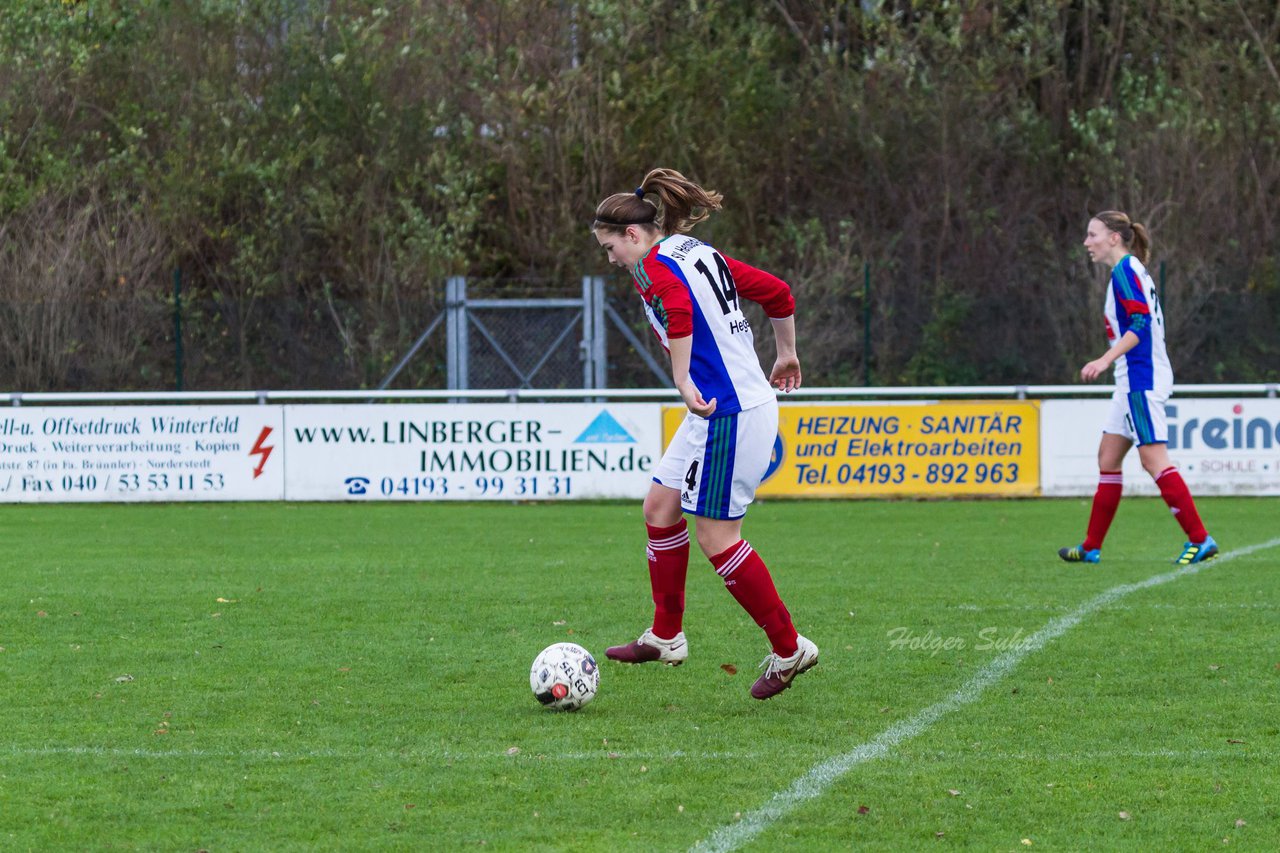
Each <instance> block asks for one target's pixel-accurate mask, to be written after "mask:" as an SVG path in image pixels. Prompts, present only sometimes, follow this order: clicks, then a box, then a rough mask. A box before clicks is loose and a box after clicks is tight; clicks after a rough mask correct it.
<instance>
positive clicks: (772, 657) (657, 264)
mask: <svg viewBox="0 0 1280 853" xmlns="http://www.w3.org/2000/svg"><path fill="white" fill-rule="evenodd" d="M720 201H721V195H720V194H719V193H717V192H714V191H708V190H704V189H703V188H702V187H700V186H698V185H697V184H695V183H694V182H693V181H690V180H689V179H687V178H686V177H685V176H684V175H681V174H680V173H679V172H676V171H673V170H671V169H654V170H653V171H651V172H650V173H649V174H648V175H646V176H645V178H644V181H643V182H642V183H641V184H640V186H639V187H638V188H636V190H635V192H631V193H617V194H615V195H611V196H609V197H608V198H606V199H605V200H604V201H602V202H600V205H599V206H598V207H597V208H596V216H595V221H594V222H593V223H592V226H591V230H592V233H594V234H595V237H596V240H597V242H599V244H600V247H601V248H602V249H604V251H605V254H606V255H607V256H608V258H609V261H610V263H613V264H616V265H617V266H620V267H625V268H626V269H628V270H630V272H631V275H632V278H633V279H634V283H635V287H636V290H637V291H638V292H639V294H640V298H641V299H642V300H643V301H644V308H645V313H646V314H647V315H648V318H649V323H650V325H652V326H653V330H654V332H655V333H656V334H657V336H658V338H659V340H661V341H662V343H663V346H665V347H666V349H667V351H668V353H669V354H670V356H671V375H672V379H673V381H674V382H675V386H676V388H677V389H678V390H679V391H680V396H681V397H682V398H683V399H684V403H685V405H686V406H687V407H688V409H689V414H688V415H687V416H686V417H685V420H684V422H683V423H682V424H681V425H680V428H679V429H678V430H677V431H676V434H675V437H674V438H673V439H672V441H671V444H670V446H669V447H668V448H667V450H666V452H665V453H664V454H663V456H662V459H661V460H660V461H659V463H658V465H657V468H656V469H655V470H654V475H653V483H652V484H651V485H650V486H649V494H648V495H647V496H646V497H645V501H644V519H645V525H646V526H647V528H648V534H649V546H648V557H649V581H650V586H651V589H652V593H653V603H654V617H653V625H652V627H650V628H648V629H647V630H645V632H644V633H643V634H641V636H640V638H639V639H638V640H636V641H635V642H632V643H628V644H626V645H622V646H614V647H612V648H609V649H607V650H606V651H605V655H606V656H608V657H609V658H611V659H613V660H616V661H622V662H624V663H648V662H652V661H659V662H661V663H665V664H668V665H671V666H678V665H679V664H681V663H684V661H685V659H686V658H687V657H688V655H689V645H688V641H687V640H686V639H685V635H684V631H683V630H682V629H683V619H684V601H685V575H686V572H687V569H688V565H689V531H688V528H687V526H686V524H685V519H684V514H685V513H689V514H690V515H694V516H696V517H697V522H696V535H697V539H698V545H699V547H700V548H701V549H702V551H703V553H705V554H706V556H707V557H708V558H709V559H710V560H711V565H712V567H713V568H714V569H715V571H716V573H717V574H718V575H720V576H721V577H722V578H723V579H724V583H725V586H726V587H727V588H728V590H729V592H730V593H731V594H732V595H733V597H734V598H735V599H736V600H737V601H738V603H739V604H740V605H742V607H743V609H744V610H746V611H747V613H749V614H750V615H751V618H752V619H753V620H755V622H756V624H757V625H759V626H760V627H761V628H762V629H764V632H765V635H766V636H767V637H768V638H769V644H770V646H771V647H772V651H771V652H770V654H769V655H768V656H767V657H766V658H765V660H764V662H763V663H762V664H761V666H762V667H764V674H763V675H761V676H760V678H759V679H758V680H757V681H756V682H755V684H753V685H752V687H751V695H752V696H753V697H755V698H756V699H768V698H770V697H771V696H775V695H777V694H778V693H781V692H782V691H783V690H786V689H787V688H788V687H790V686H791V683H792V681H793V679H794V678H795V677H796V676H797V675H799V674H800V673H802V672H805V671H806V670H808V669H810V668H811V667H813V666H814V664H816V663H817V662H818V647H817V646H815V645H814V644H813V643H812V642H811V641H809V640H808V639H806V638H805V637H802V636H800V635H799V634H798V633H797V632H796V629H795V626H794V625H793V624H792V621H791V614H790V613H789V612H788V611H787V608H786V605H784V604H783V603H782V599H781V598H780V597H779V596H778V592H777V589H776V588H775V587H774V584H773V578H772V576H771V575H770V573H769V569H768V568H767V567H766V566H765V564H764V560H762V559H761V558H760V555H759V554H757V553H756V552H755V550H754V549H753V548H752V547H751V546H750V545H749V544H747V542H746V540H744V539H743V538H742V518H743V515H744V514H745V513H746V511H747V505H748V504H750V503H751V502H752V500H754V498H755V493H756V488H757V487H759V485H760V481H761V480H762V479H763V477H764V474H765V471H766V470H767V468H768V466H769V459H770V455H771V453H772V451H773V444H774V440H775V438H776V436H777V432H778V401H777V396H776V395H775V393H774V388H778V389H780V390H782V391H787V392H789V391H791V390H792V389H795V388H799V387H800V359H799V357H798V356H797V355H796V332H795V318H794V312H795V301H794V300H793V299H792V297H791V289H790V288H789V287H788V286H787V285H786V283H785V282H783V281H782V280H781V279H778V278H777V277H775V276H773V275H770V274H769V273H767V272H764V271H763V270H758V269H756V268H754V267H751V266H748V265H747V264H744V263H742V262H741V261H736V260H734V259H733V258H730V257H727V256H725V255H723V254H721V253H720V252H718V251H716V250H715V249H713V248H712V247H711V246H708V245H707V244H706V243H703V242H701V241H700V240H696V239H694V238H693V237H689V236H687V233H686V232H688V231H689V229H690V228H692V227H693V226H694V225H695V224H697V223H698V222H701V221H702V220H704V219H706V218H707V217H708V216H709V215H710V214H711V212H712V211H715V210H719V209H720ZM744 298H745V299H749V300H751V301H752V302H756V303H758V304H760V305H761V306H762V307H763V308H764V310H765V313H766V314H767V315H768V317H769V320H770V323H771V325H772V326H773V333H774V339H775V343H776V345H777V360H776V361H775V362H774V365H773V370H772V372H771V373H770V375H769V377H768V378H766V377H765V375H764V372H763V371H762V370H761V368H760V362H759V360H758V359H757V357H756V351H755V344H754V339H753V337H752V333H751V325H750V323H748V322H747V318H746V317H745V316H744V315H743V313H742V309H741V304H740V300H741V299H744Z"/></svg>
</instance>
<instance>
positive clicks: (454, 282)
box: [444, 275, 470, 391]
mask: <svg viewBox="0 0 1280 853" xmlns="http://www.w3.org/2000/svg"><path fill="white" fill-rule="evenodd" d="M444 298H445V308H444V310H445V331H446V333H447V337H448V340H447V341H446V342H445V347H446V349H447V351H448V386H449V390H450V391H461V390H465V389H466V388H467V387H469V383H468V375H469V372H470V371H469V369H468V365H467V353H468V351H469V348H468V346H467V279H466V278H465V277H464V276H460V275H454V276H450V277H449V280H448V281H447V282H445V297H444Z"/></svg>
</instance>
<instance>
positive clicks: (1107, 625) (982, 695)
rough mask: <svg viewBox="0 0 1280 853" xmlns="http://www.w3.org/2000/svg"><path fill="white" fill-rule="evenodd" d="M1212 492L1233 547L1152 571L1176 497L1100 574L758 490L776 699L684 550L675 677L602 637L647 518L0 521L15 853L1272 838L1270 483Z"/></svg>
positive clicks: (1251, 843) (1031, 547) (621, 632)
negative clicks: (779, 618) (539, 686)
mask: <svg viewBox="0 0 1280 853" xmlns="http://www.w3.org/2000/svg"><path fill="white" fill-rule="evenodd" d="M1200 505H1201V510H1202V514H1203V515H1204V517H1205V519H1206V521H1207V522H1208V523H1209V526H1210V530H1211V531H1212V532H1213V534H1214V535H1215V537H1216V538H1217V539H1218V541H1219V543H1221V545H1222V546H1223V549H1224V554H1225V555H1226V556H1225V557H1224V558H1223V559H1220V560H1218V561H1216V562H1214V563H1210V564H1208V566H1207V567H1206V568H1204V570H1203V571H1200V572H1196V573H1191V574H1186V575H1181V576H1178V577H1177V578H1176V579H1171V580H1169V581H1168V582H1164V583H1159V584H1153V585H1149V586H1147V587H1145V588H1132V587H1124V585H1126V584H1137V583H1140V582H1142V581H1145V580H1147V579H1149V578H1153V577H1156V576H1160V575H1165V574H1167V573H1169V572H1171V571H1172V570H1173V567H1172V566H1171V565H1170V564H1169V562H1170V560H1171V559H1172V558H1173V557H1174V556H1175V554H1176V553H1177V552H1178V550H1179V548H1180V545H1181V534H1180V531H1178V529H1177V526H1176V525H1175V523H1174V522H1173V521H1172V520H1171V519H1170V518H1169V516H1168V512H1167V510H1165V508H1164V506H1163V504H1161V503H1160V502H1159V501H1158V500H1151V499H1130V500H1127V501H1126V502H1125V503H1124V504H1123V505H1122V506H1121V509H1120V513H1119V516H1118V518H1117V520H1116V524H1115V526H1114V527H1113V529H1112V533H1111V536H1110V538H1109V540H1108V543H1107V547H1106V549H1105V550H1104V562H1103V563H1102V564H1101V565H1098V566H1078V565H1077V566H1068V565H1066V564H1063V563H1061V562H1060V561H1059V560H1058V559H1057V557H1056V554H1055V552H1056V549H1057V547H1058V546H1060V545H1067V544H1073V543H1075V542H1078V540H1079V538H1080V534H1081V531H1082V529H1083V525H1084V522H1085V519H1086V516H1087V512H1088V508H1087V502H1085V501H1081V500H1071V501H1065V500H1039V501H1010V502H993V501H991V502H984V501H977V502H953V503H945V502H929V503H924V502H852V503H836V502H832V503H786V502H776V501H775V502H769V503H767V504H760V505H757V506H756V507H755V508H753V510H752V513H751V515H750V517H749V519H748V522H747V526H746V532H747V535H748V538H749V539H750V540H751V542H752V543H753V545H755V547H756V549H757V550H758V551H759V552H760V553H761V554H762V555H763V556H764V558H765V560H766V561H767V562H768V563H769V565H770V567H771V568H772V569H773V572H774V575H775V578H776V580H777V582H778V586H779V589H780V591H781V593H782V595H783V597H784V599H785V600H786V601H787V603H788V606H789V607H790V609H791V611H792V613H793V615H794V616H795V619H796V623H797V626H798V627H799V628H800V630H801V631H802V632H803V633H805V634H806V635H807V636H809V637H810V638H812V639H813V640H815V641H816V642H817V643H818V645H819V646H820V647H821V649H822V658H821V665H820V666H818V667H817V668H816V669H814V670H813V671H812V672H810V673H808V674H806V675H804V676H802V677H801V678H800V680H799V681H798V682H797V683H796V686H795V687H794V688H793V689H792V690H789V691H787V692H785V693H783V694H782V695H781V696H779V697H777V698H776V699H774V700H772V701H769V702H764V703H761V702H756V701H753V700H752V699H750V698H749V696H748V695H747V690H748V688H749V687H750V684H751V682H752V681H753V680H754V678H755V675H756V673H757V670H756V668H755V667H756V664H758V663H759V661H760V660H761V659H762V658H763V657H764V655H765V653H766V651H767V648H766V645H765V643H764V638H763V635H762V633H761V632H760V631H759V629H758V628H756V626H755V625H754V624H752V623H751V622H750V621H749V619H748V618H747V617H746V615H745V614H744V613H743V612H742V611H741V610H739V608H738V607H737V605H736V604H735V603H734V601H733V599H732V598H731V597H730V596H729V595H728V594H727V593H726V592H725V590H724V589H723V586H722V583H721V581H720V580H719V578H717V577H716V576H715V575H714V574H713V573H712V572H711V570H710V568H709V566H708V565H707V564H706V563H705V562H704V561H703V560H702V559H701V558H700V557H695V559H694V560H693V562H692V565H691V567H690V583H689V593H688V613H687V614H686V621H685V628H686V632H687V634H688V635H689V640H690V648H691V657H690V661H689V663H688V664H686V665H685V666H683V667H681V668H679V669H670V668H666V667H657V666H641V667H624V666H621V665H618V664H615V663H612V662H609V661H604V660H603V650H604V647H605V646H606V645H610V644H613V643H617V642H622V641H626V640H630V639H633V638H634V637H635V636H636V635H637V634H638V633H639V632H640V631H641V630H642V629H643V628H644V627H646V626H647V624H648V619H649V617H650V604H649V600H648V579H647V573H646V569H645V562H644V533H643V526H642V524H641V522H640V516H639V513H640V510H639V506H638V505H637V504H631V503H628V504H568V503H565V504H550V505H522V506H518V505H496V504H466V505H462V504H452V505H449V504H424V505H404V504H362V505H352V504H331V505H305V504H238V505H216V504H204V505H159V506H138V505H135V506H4V507H0V531H3V541H4V543H5V568H4V570H3V571H0V593H2V595H0V601H2V602H3V610H0V731H2V732H3V734H2V735H0V849H4V850H61V849H94V850H97V849H122V850H189V851H194V850H210V851H229V850H312V849H335V850H336V849H341V850H361V849H368V850H386V849H396V850H423V849H460V848H461V849H465V848H481V847H483V848H484V849H511V850H516V849H518V850H528V849H545V850H561V849H567V850H613V849H618V848H630V849H636V850H650V849H653V850H683V849H688V848H690V847H693V846H695V845H698V844H703V845H704V846H706V847H709V848H710V849H735V848H741V849H756V850H766V849H769V850H771V849H778V848H784V849H794V850H826V849H848V848H854V847H856V848H859V849H871V850H904V849H922V848H928V849H935V848H936V849H953V848H970V849H981V850H1026V849H1032V850H1082V849H1130V850H1144V851H1145V850H1180V849H1199V850H1203V849H1209V848H1214V849H1218V848H1221V847H1223V845H1224V844H1225V845H1227V846H1228V847H1229V849H1245V850H1275V849H1277V848H1280V792H1278V788H1280V770H1277V767H1280V763H1278V759H1277V756H1278V755H1280V701H1278V699H1277V696H1278V695H1280V648H1278V647H1277V636H1278V635H1280V630H1278V629H1280V619H1278V618H1277V608H1278V607H1280V603H1278V599H1277V592H1278V591H1280V580H1278V579H1280V573H1278V569H1280V540H1277V539H1276V537H1277V536H1280V530H1278V529H1277V524H1276V519H1277V518H1280V501H1276V500H1270V499H1228V498H1217V499H1204V500H1202V501H1201V502H1200ZM1268 542H1269V543H1270V545H1269V546H1268V547H1266V548H1260V549H1257V550H1253V551H1251V552H1246V553H1238V554H1233V553H1232V550H1233V549H1236V550H1237V551H1239V550H1240V549H1243V548H1245V547H1246V546H1253V545H1259V544H1263V543H1268ZM695 553H696V547H695ZM1122 587H1123V588H1122ZM1117 588H1122V589H1120V590H1119V591H1118V592H1115V593H1114V594H1113V595H1112V596H1111V597H1110V598H1108V599H1107V600H1106V601H1104V602H1102V603H1098V602H1097V600H1096V597H1097V596H1099V595H1100V594H1102V593H1105V592H1107V591H1108V590H1117ZM1091 601H1093V602H1095V603H1094V604H1093V605H1090V604H1089V602H1091ZM1055 620H1057V622H1055ZM1064 620H1065V621H1064ZM1054 624H1056V625H1057V626H1058V627H1057V629H1055V630H1056V634H1055V636H1053V637H1052V638H1051V639H1050V640H1049V641H1047V642H1045V643H1043V647H1042V648H1029V647H1028V646H1027V643H1028V640H1029V638H1034V637H1035V636H1036V635H1037V632H1039V631H1041V630H1042V629H1044V628H1045V627H1046V626H1049V625H1054ZM894 639H898V640H902V641H907V642H900V643H898V644H896V645H895V644H894V642H893V641H894ZM913 639H914V642H911V640H913ZM560 640H572V641H574V642H578V643H581V644H582V645H584V646H586V647H587V648H588V649H590V650H591V651H592V652H594V653H595V654H596V655H597V656H598V657H600V658H601V661H602V671H603V674H602V678H601V686H600V693H599V695H598V696H597V697H596V699H595V701H594V702H593V703H592V704H591V705H589V706H588V707H587V708H585V709H584V710H582V711H581V712H579V713H575V714H563V713H554V712H547V711H544V710H543V709H542V708H541V707H540V706H539V705H538V704H537V703H536V702H535V701H534V699H533V697H532V695H531V694H530V692H529V687H528V668H529V664H530V662H531V661H532V659H533V657H534V656H535V655H536V654H537V652H538V651H539V650H540V649H542V648H543V647H544V646H546V645H548V644H550V643H552V642H557V641H560ZM913 646H914V648H913ZM1002 656H1003V657H1002ZM733 670H736V672H735V671H733ZM939 703H941V704H939ZM929 709H933V710H932V711H930V710H929ZM824 763H825V764H824ZM797 782H799V787H793V786H795V785H796V784H797ZM788 792H791V793H790V794H789V793H788Z"/></svg>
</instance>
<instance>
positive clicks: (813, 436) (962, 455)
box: [662, 400, 1040, 498]
mask: <svg viewBox="0 0 1280 853" xmlns="http://www.w3.org/2000/svg"><path fill="white" fill-rule="evenodd" d="M686 414H688V411H687V410H686V409H684V408H683V407H678V408H669V409H665V410H664V411H663V421H662V423H663V443H664V446H665V444H667V443H669V442H670V441H671V437H672V436H673V435H674V434H675V431H676V428H677V427H679V426H680V422H681V421H682V420H683V419H684V416H685V415H686ZM1039 493H1040V404H1039V402H1037V401H1034V400H1013V401H974V402H959V403H933V402H919V403H888V404H886V403H868V404H860V403H824V404H815V405H807V404H804V405H783V406H782V407H781V408H780V411H779V416H778V439H777V441H775V442H774V446H773V459H772V461H771V462H770V464H769V471H768V472H767V473H766V474H765V480H764V483H763V484H762V485H761V486H760V490H759V492H758V494H759V495H760V496H762V497H766V496H786V497H809V498H859V497H867V498H869V497H955V496H969V497H979V496H1001V497H1010V496H1029V495H1037V494H1039Z"/></svg>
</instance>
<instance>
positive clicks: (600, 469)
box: [284, 403, 662, 501]
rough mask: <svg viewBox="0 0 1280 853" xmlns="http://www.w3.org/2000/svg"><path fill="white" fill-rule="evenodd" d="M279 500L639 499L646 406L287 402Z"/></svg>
mask: <svg viewBox="0 0 1280 853" xmlns="http://www.w3.org/2000/svg"><path fill="white" fill-rule="evenodd" d="M284 412H285V414H284V421H285V481H286V490H285V497H286V499H288V500H311V501H328V500H406V501H434V500H562V499H573V498H641V497H643V496H644V495H645V493H646V492H647V491H648V488H649V483H650V482H651V480H652V474H653V466H654V463H655V462H656V461H657V459H658V457H660V456H661V455H662V424H661V417H660V406H658V405H657V404H651V403H614V404H604V403H565V404H554V405H551V404H459V405H428V404H414V405H374V404H358V405H290V406H285V407H284Z"/></svg>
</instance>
